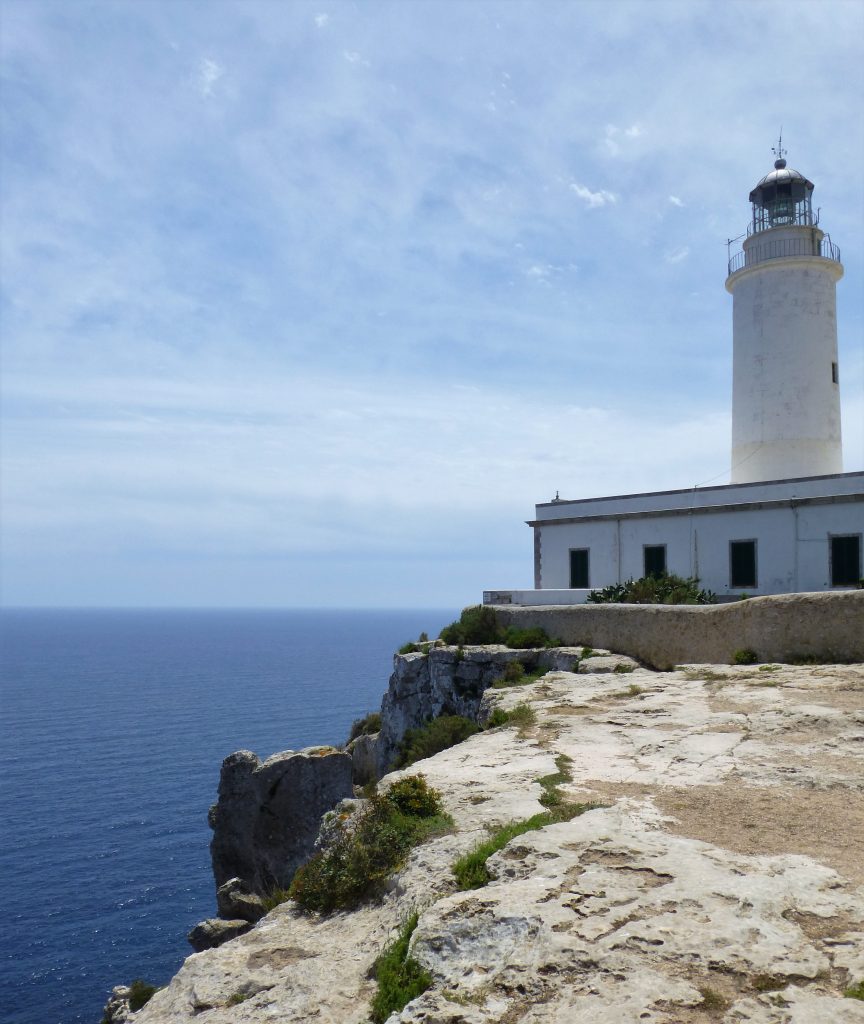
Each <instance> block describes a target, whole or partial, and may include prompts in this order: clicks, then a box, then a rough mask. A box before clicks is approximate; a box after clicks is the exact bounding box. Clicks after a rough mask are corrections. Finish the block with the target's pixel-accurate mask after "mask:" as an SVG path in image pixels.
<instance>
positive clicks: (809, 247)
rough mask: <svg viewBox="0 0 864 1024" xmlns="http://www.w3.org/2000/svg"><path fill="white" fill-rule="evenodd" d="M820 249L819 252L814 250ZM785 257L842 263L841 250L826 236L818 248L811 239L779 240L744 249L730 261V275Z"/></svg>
mask: <svg viewBox="0 0 864 1024" xmlns="http://www.w3.org/2000/svg"><path fill="white" fill-rule="evenodd" d="M817 248H818V250H819V251H818V252H815V251H814V250H815V249H817ZM784 256H820V257H821V258H822V259H825V260H834V262H835V263H839V262H840V249H839V247H838V246H836V245H835V244H834V243H833V242H832V241H831V239H830V238H829V237H828V236H827V235H826V236H825V237H824V238H823V239H822V241H821V242H819V244H818V246H817V245H814V243H813V241H812V239H810V238H777V239H773V240H771V241H768V240H766V241H765V242H763V243H762V244H761V245H754V246H753V247H752V248H751V249H749V250H748V251H744V250H743V249H742V251H741V252H739V253H736V254H735V255H734V256H733V257H732V259H731V260H729V273H730V274H734V273H735V272H736V271H738V270H743V269H744V268H745V267H752V266H755V264H757V263H764V262H765V261H766V260H779V259H782V258H783V257H784Z"/></svg>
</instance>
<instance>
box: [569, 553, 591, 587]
mask: <svg viewBox="0 0 864 1024" xmlns="http://www.w3.org/2000/svg"><path fill="white" fill-rule="evenodd" d="M576 554H584V555H585V582H584V584H580V583H578V582H574V576H575V573H574V572H573V556H574V555H576ZM569 558H570V589H571V590H588V589H589V588H590V587H591V548H570V554H569Z"/></svg>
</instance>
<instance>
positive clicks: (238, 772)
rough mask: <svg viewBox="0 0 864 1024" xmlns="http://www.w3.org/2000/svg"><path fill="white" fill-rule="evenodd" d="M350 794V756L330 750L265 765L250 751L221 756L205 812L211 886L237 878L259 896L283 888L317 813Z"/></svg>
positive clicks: (309, 844)
mask: <svg viewBox="0 0 864 1024" xmlns="http://www.w3.org/2000/svg"><path fill="white" fill-rule="evenodd" d="M352 794H353V787H352V784H351V757H350V755H349V754H347V753H345V752H344V751H340V750H336V749H334V748H333V747H308V748H306V749H305V750H300V751H297V752H295V751H293V750H286V751H284V752H283V753H281V754H274V755H273V757H270V758H268V759H267V760H266V761H264V762H263V764H262V762H261V760H260V759H259V758H258V757H257V756H256V755H255V754H253V753H251V751H248V750H238V751H237V752H236V753H234V754H231V755H230V756H228V757H226V758H225V760H224V761H223V762H222V772H221V775H220V778H219V799H218V802H217V803H216V804H214V805H213V807H211V808H210V815H209V821H210V827H211V828H212V829H213V839H212V841H211V843H210V856H211V859H212V862H213V876H214V878H215V879H216V885H217V887H219V886H222V885H224V884H225V883H226V882H228V881H229V880H230V879H234V878H239V879H241V880H242V881H243V882H245V883H246V886H247V887H248V891H249V892H250V893H256V894H259V895H266V894H268V893H270V892H272V891H273V890H274V889H279V888H287V886H288V885H290V884H291V879H292V877H293V875H294V872H295V871H296V870H297V868H298V867H299V866H300V864H302V863H303V861H304V860H306V858H307V857H308V856H309V854H310V853H311V852H312V848H313V846H314V843H315V837H316V836H317V835H318V827H319V825H320V822H321V816H322V815H323V814H324V813H325V812H326V811H329V810H331V809H332V808H333V807H335V806H336V804H338V803H339V801H340V800H342V799H344V798H345V797H349V796H351V795H352Z"/></svg>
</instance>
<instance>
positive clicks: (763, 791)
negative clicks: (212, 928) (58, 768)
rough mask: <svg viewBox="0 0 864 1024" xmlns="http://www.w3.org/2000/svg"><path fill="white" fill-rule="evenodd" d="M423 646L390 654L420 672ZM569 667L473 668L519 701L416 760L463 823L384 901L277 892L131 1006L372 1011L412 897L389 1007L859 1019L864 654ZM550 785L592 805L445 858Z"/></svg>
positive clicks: (479, 700) (342, 1021)
mask: <svg viewBox="0 0 864 1024" xmlns="http://www.w3.org/2000/svg"><path fill="white" fill-rule="evenodd" d="M422 657H423V656H422V655H409V656H407V659H408V660H405V659H403V664H402V671H403V672H404V673H405V674H406V677H407V676H410V675H411V673H415V674H417V678H418V679H421V681H423V686H426V685H427V682H426V681H428V685H429V686H432V685H433V682H432V677H431V676H430V675H429V672H430V671H431V666H430V665H427V666H426V669H425V670H424V669H423V666H422V665H421V664H420V662H419V660H418V659H422ZM439 660H443V656H441V658H440V659H439ZM398 664H399V660H398V659H397V671H398ZM569 667H570V669H571V670H570V671H568V670H565V669H564V668H562V667H561V666H560V665H559V666H557V667H556V666H555V665H551V666H550V667H549V671H547V672H546V674H545V675H542V676H541V677H540V678H538V679H536V680H535V681H532V682H529V683H528V684H526V685H521V686H513V687H510V688H503V689H486V690H485V691H484V689H483V685H485V683H486V682H487V680H486V679H485V678H482V679H481V678H480V676H482V675H483V673H482V672H479V674H478V677H477V679H476V680H475V681H473V682H472V685H471V686H470V687H467V691H470V693H469V695H468V696H467V697H466V698H465V699H466V700H467V701H469V702H470V703H472V705H473V704H474V703H475V702H476V713H477V715H478V717H479V718H480V720H481V721H488V720H489V719H490V716H491V715H492V713H493V712H494V711H495V710H496V709H499V710H500V711H505V712H506V711H508V710H510V711H512V710H513V709H514V708H516V707H517V706H519V705H526V706H527V708H528V709H529V711H528V713H525V712H522V713H520V714H518V715H517V716H516V717H515V718H514V719H513V720H511V722H507V723H505V724H503V725H501V726H499V727H497V728H489V729H486V730H485V731H482V732H480V733H478V734H477V735H474V736H472V737H471V738H470V739H468V740H466V741H465V742H463V743H461V744H459V745H458V746H455V747H451V748H450V749H448V750H445V751H442V752H441V753H438V754H436V755H435V756H434V757H431V758H428V759H426V760H424V761H421V762H418V763H417V764H415V765H413V766H412V767H411V768H410V769H409V770H408V771H409V772H410V773H412V774H413V773H416V772H418V771H419V772H422V773H423V774H424V775H425V776H426V778H427V779H428V781H429V782H430V783H431V784H432V785H433V786H434V787H435V788H436V789H438V790H439V791H440V792H441V794H442V798H443V802H444V804H445V807H446V810H447V811H448V812H449V813H450V814H451V815H452V817H453V820H454V831H453V832H452V834H448V835H444V836H439V837H438V838H435V839H433V840H431V841H429V842H427V843H424V844H422V845H420V846H419V847H417V848H415V849H414V850H413V851H412V853H411V854H410V856H409V858H408V860H407V863H406V864H405V865H404V867H403V868H402V869H401V870H400V872H399V873H398V874H397V875H396V876H394V877H393V878H392V880H391V882H390V884H389V887H388V889H387V891H386V892H385V893H384V895H383V897H382V898H381V899H380V901H377V902H371V903H368V904H366V905H363V906H361V907H360V908H359V909H358V910H356V911H353V912H351V913H333V914H330V915H327V916H319V915H307V914H304V913H301V912H300V910H299V908H298V907H297V906H296V905H295V904H294V903H293V901H290V900H289V901H288V902H286V903H283V904H282V905H280V906H278V907H276V908H275V909H274V910H272V911H271V912H270V913H269V914H267V915H266V916H265V917H264V918H263V919H262V920H261V921H259V922H258V923H257V925H255V926H254V927H252V929H251V930H250V931H248V932H247V933H246V934H244V935H242V936H240V937H239V938H235V939H233V940H232V941H229V942H227V943H225V944H224V945H222V946H220V947H219V948H216V949H210V950H206V951H205V952H201V953H197V954H193V955H192V956H190V957H189V958H188V959H187V960H186V962H185V964H184V965H183V967H182V968H181V970H180V971H179V972H178V974H177V975H176V977H175V978H174V979H173V980H172V981H171V983H170V984H169V985H168V986H167V987H166V988H165V989H163V990H161V991H159V992H157V993H156V995H155V996H153V998H152V999H151V1000H150V1002H149V1003H148V1004H147V1005H146V1006H145V1007H144V1008H143V1009H142V1010H140V1011H139V1012H138V1013H136V1014H134V1015H132V1017H131V1018H130V1019H132V1020H134V1021H135V1022H136V1024H181V1022H184V1021H190V1022H191V1021H193V1020H194V1021H196V1024H243V1022H248V1024H263V1022H277V1021H278V1022H279V1024H301V1022H302V1024H307V1022H311V1021H315V1022H317V1024H365V1022H367V1021H368V1020H369V1006H370V1001H371V998H372V996H373V994H374V992H375V988H376V985H375V981H374V980H373V979H372V977H371V970H372V967H373V964H374V961H375V960H376V957H377V956H378V955H379V953H380V952H381V950H382V949H383V948H384V946H385V945H386V944H387V943H388V941H390V940H391V939H392V938H393V936H394V934H395V933H396V932H397V931H398V929H399V927H400V925H401V924H402V923H403V922H404V921H405V920H406V918H407V917H408V915H409V914H411V913H412V911H417V912H418V913H419V919H418V923H417V927H416V930H415V931H414V933H413V936H412V938H411V954H412V955H413V957H414V958H416V960H417V961H418V962H419V963H420V965H422V967H423V968H424V969H425V970H426V971H427V972H428V973H429V976H430V979H431V984H430V987H429V988H428V989H427V990H426V991H425V992H424V993H423V994H421V995H419V996H418V997H417V998H415V999H414V1000H413V1001H412V1002H410V1003H408V1005H406V1006H405V1008H404V1009H403V1010H401V1012H398V1013H396V1014H394V1015H392V1016H391V1017H390V1024H397V1022H398V1024H433V1022H434V1024H493V1022H494V1024H579V1022H582V1021H586V1022H588V1021H590V1022H591V1024H629V1022H633V1024H637V1022H640V1024H641V1022H643V1021H644V1022H651V1024H703V1022H704V1024H710V1022H716V1021H724V1022H726V1024H733V1022H734V1024H739V1022H748V1024H854V1022H864V1002H861V1001H859V1000H858V999H853V998H846V997H844V992H845V991H846V990H847V989H849V988H850V987H851V986H853V985H857V984H858V983H860V982H861V981H862V980H864V888H862V886H864V772H862V768H864V666H861V665H822V666H811V667H803V666H798V667H795V666H789V665H759V666H756V665H754V666H746V667H745V666H735V667H730V666H729V665H717V666H705V665H693V666H681V667H679V668H678V669H676V670H675V671H671V672H655V671H651V670H649V669H646V668H643V667H639V666H637V665H636V664H635V663H633V662H630V661H629V659H624V658H615V657H610V658H602V657H601V658H581V659H580V658H577V659H573V661H572V663H571V664H570V666H569ZM424 671H426V675H423V672H424ZM468 674H469V675H471V674H472V672H471V671H469V673H468ZM418 692H419V690H418ZM466 706H467V705H466ZM426 713H427V714H428V713H429V712H428V711H427V712H426ZM408 718H410V715H408V716H407V717H406V721H407V720H408ZM502 719H503V716H502V715H498V716H496V717H493V718H491V720H492V721H499V720H502ZM516 723H518V724H516ZM391 739H392V737H391ZM389 742H390V740H388V743H389ZM403 774H406V773H404V772H403V773H399V772H396V773H390V774H389V775H388V776H386V777H385V778H384V779H383V780H382V782H381V785H382V787H386V786H387V785H388V784H389V783H391V782H392V781H393V780H394V779H395V778H398V777H399V776H400V775H403ZM550 779H554V780H555V792H556V793H557V794H558V795H559V796H562V797H563V798H565V799H567V800H572V801H581V802H589V801H591V802H595V803H597V804H600V805H602V806H596V807H594V808H593V809H590V810H587V811H586V812H585V813H583V814H581V815H579V816H576V817H573V818H572V820H569V821H561V822H559V823H557V824H550V825H546V826H545V827H540V828H535V829H534V830H533V831H527V832H525V833H524V834H522V835H519V836H517V837H515V838H513V839H512V840H511V841H510V842H509V843H508V844H507V845H505V846H504V847H503V849H501V850H500V851H499V852H497V853H495V854H493V855H492V856H491V857H490V859H489V860H488V862H487V867H488V870H489V873H490V876H491V877H490V879H489V881H488V883H487V884H486V885H484V886H482V887H481V888H478V889H475V890H470V891H459V890H458V888H457V883H456V880H455V878H454V876H453V873H452V865H453V862H454V861H455V860H456V859H457V858H458V857H459V856H461V855H463V854H465V853H466V852H467V851H469V850H471V849H472V848H473V847H475V845H476V844H477V843H478V842H479V841H481V840H483V839H485V838H486V837H487V836H488V834H489V830H490V829H493V828H495V827H497V826H500V825H501V824H502V823H506V822H510V821H514V820H524V819H528V818H530V817H531V816H532V815H535V814H537V813H538V812H540V811H542V810H544V803H541V798H544V795H545V806H548V804H549V799H548V795H549V792H550V788H549V787H550V781H549V780H550Z"/></svg>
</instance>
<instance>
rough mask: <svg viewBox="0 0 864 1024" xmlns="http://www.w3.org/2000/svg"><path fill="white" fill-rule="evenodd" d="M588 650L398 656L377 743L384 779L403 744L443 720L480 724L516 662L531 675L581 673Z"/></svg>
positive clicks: (494, 649) (433, 650)
mask: <svg viewBox="0 0 864 1024" xmlns="http://www.w3.org/2000/svg"><path fill="white" fill-rule="evenodd" d="M581 656H582V648H578V647H573V648H560V647H559V648H554V649H550V650H527V651H516V650H511V649H510V648H508V647H499V646H488V647H465V648H456V647H435V646H431V647H430V649H429V651H428V653H427V654H423V653H420V652H417V653H415V654H397V655H395V657H394V659H393V674H392V675H391V676H390V682H389V684H388V688H387V692H386V693H385V695H384V700H383V701H382V703H381V731H380V732H379V734H378V739H377V743H376V758H377V768H378V775H379V776H381V775H383V774H384V773H385V772H387V771H388V770H389V768H390V766H391V765H392V764H393V761H394V759H395V757H396V753H397V750H398V748H399V742H400V740H401V739H402V737H403V736H404V735H405V732H406V731H407V730H408V729H416V728H417V727H418V726H421V725H423V724H424V723H425V722H428V721H429V719H430V718H437V717H438V716H439V715H462V716H463V717H465V718H470V719H475V718H476V717H477V712H478V711H479V708H480V701H481V699H482V697H483V694H484V692H485V691H486V690H487V689H488V688H489V687H490V686H491V685H492V684H493V683H494V682H495V680H496V679H499V678H500V676H501V675H502V673H503V672H504V669H505V668H506V667H507V665H508V664H509V663H510V662H511V661H518V662H521V663H522V664H523V665H524V666H525V667H526V669H535V668H547V669H548V668H559V669H575V667H576V666H577V665H578V664H579V660H580V658H581Z"/></svg>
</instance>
